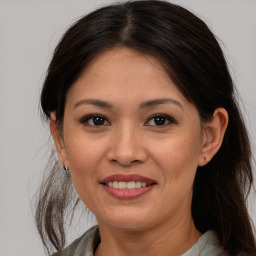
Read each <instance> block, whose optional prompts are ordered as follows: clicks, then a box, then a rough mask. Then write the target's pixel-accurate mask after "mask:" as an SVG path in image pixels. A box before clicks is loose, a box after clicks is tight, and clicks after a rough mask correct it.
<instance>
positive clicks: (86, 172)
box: [66, 134, 104, 190]
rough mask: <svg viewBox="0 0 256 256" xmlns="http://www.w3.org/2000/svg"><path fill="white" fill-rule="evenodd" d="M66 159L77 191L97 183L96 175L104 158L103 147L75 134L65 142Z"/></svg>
mask: <svg viewBox="0 0 256 256" xmlns="http://www.w3.org/2000/svg"><path fill="white" fill-rule="evenodd" d="M66 148H67V158H68V163H69V167H70V171H71V175H72V179H73V182H74V185H75V187H76V189H77V190H79V188H80V187H83V186H84V185H85V184H89V185H90V184H95V183H97V182H98V180H97V173H98V171H97V170H99V169H100V164H101V160H102V158H103V157H104V146H103V145H102V143H97V140H96V141H95V140H94V141H91V140H90V139H89V138H87V137H85V136H80V135H79V134H77V135H76V136H73V137H72V138H67V140H66Z"/></svg>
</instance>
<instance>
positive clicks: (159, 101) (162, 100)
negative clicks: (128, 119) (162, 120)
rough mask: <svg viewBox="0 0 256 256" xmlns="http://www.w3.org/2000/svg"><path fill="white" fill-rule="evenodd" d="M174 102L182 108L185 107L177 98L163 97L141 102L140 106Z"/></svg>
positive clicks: (147, 106) (146, 106)
mask: <svg viewBox="0 0 256 256" xmlns="http://www.w3.org/2000/svg"><path fill="white" fill-rule="evenodd" d="M169 103H171V104H174V105H176V106H179V107H180V108H182V109H183V106H182V104H181V103H180V102H179V101H177V100H175V99H172V98H162V99H154V100H149V101H146V102H142V103H141V104H140V108H149V107H152V106H156V105H162V104H169Z"/></svg>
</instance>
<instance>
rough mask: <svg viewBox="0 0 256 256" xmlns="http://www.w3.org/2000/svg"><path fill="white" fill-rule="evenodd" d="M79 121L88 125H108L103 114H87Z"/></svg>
mask: <svg viewBox="0 0 256 256" xmlns="http://www.w3.org/2000/svg"><path fill="white" fill-rule="evenodd" d="M81 123H83V124H86V125H89V126H103V125H104V126H105V125H109V122H108V121H107V119H106V118H105V117H104V116H101V115H89V116H86V117H84V118H83V119H82V120H81Z"/></svg>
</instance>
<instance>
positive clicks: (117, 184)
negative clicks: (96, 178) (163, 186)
mask: <svg viewBox="0 0 256 256" xmlns="http://www.w3.org/2000/svg"><path fill="white" fill-rule="evenodd" d="M106 185H107V186H108V187H111V188H116V189H135V188H141V187H146V186H147V185H149V184H147V183H146V182H140V181H129V182H124V181H110V182H108V183H106Z"/></svg>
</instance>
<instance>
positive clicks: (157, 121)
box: [145, 114, 177, 126]
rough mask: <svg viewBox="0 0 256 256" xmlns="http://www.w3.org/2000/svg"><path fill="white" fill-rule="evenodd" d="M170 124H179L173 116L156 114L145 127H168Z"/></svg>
mask: <svg viewBox="0 0 256 256" xmlns="http://www.w3.org/2000/svg"><path fill="white" fill-rule="evenodd" d="M170 124H177V122H176V120H175V119H173V118H172V117H171V116H168V115H166V114H155V115H153V116H151V117H150V118H149V119H148V121H147V122H146V124H145V125H150V126H166V125H170Z"/></svg>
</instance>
